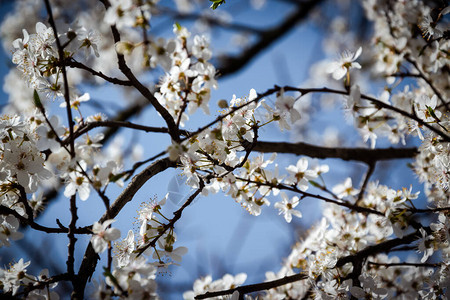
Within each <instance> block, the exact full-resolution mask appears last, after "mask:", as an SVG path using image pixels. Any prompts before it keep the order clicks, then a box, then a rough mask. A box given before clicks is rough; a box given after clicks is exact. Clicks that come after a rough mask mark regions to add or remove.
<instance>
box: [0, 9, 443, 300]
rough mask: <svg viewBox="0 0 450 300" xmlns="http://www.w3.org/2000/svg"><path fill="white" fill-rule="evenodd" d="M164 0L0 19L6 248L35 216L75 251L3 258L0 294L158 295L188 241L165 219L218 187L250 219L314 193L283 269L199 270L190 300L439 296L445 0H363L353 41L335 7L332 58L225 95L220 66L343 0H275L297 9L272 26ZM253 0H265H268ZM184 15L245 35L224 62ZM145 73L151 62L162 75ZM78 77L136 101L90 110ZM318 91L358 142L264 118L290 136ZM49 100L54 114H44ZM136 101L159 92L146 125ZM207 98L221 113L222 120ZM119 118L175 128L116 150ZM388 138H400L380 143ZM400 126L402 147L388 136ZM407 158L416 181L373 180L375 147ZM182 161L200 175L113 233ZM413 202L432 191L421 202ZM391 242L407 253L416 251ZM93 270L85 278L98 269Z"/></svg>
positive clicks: (35, 227)
mask: <svg viewBox="0 0 450 300" xmlns="http://www.w3.org/2000/svg"><path fill="white" fill-rule="evenodd" d="M157 2H158V1H154V0H147V1H142V0H141V1H137V0H126V1H119V0H100V1H81V2H76V1H75V2H74V1H72V2H70V1H50V0H45V1H33V0H26V1H18V2H17V3H15V4H14V5H15V7H14V10H13V12H12V13H11V14H10V15H9V16H8V17H7V18H6V19H5V21H4V22H3V23H2V25H1V30H2V37H3V42H4V47H5V48H6V49H9V50H11V51H12V62H13V63H14V65H15V67H16V68H12V69H11V70H10V72H9V73H8V75H7V77H6V85H5V90H6V91H7V92H8V93H9V102H8V103H7V105H6V106H5V107H4V108H3V115H2V117H1V119H0V128H1V131H0V137H1V143H0V187H1V193H0V212H1V214H0V221H1V227H0V246H1V247H2V248H3V249H2V250H4V249H6V247H11V245H12V244H14V241H16V240H19V239H21V238H24V234H23V233H22V232H25V233H26V235H28V234H29V235H32V233H33V232H35V231H40V232H43V233H45V234H47V235H49V236H55V235H57V234H58V236H64V238H65V240H66V242H68V246H67V257H66V260H65V262H58V263H59V264H61V265H63V264H64V271H63V272H61V273H58V274H50V273H49V271H48V270H47V269H44V270H42V272H40V273H39V274H31V273H30V272H29V271H28V270H27V268H28V267H29V266H30V264H33V261H24V260H23V259H21V258H18V260H17V261H16V262H11V264H10V266H9V267H5V268H2V269H0V288H1V290H2V293H3V295H8V296H10V297H15V298H30V299H58V298H59V297H67V296H68V295H70V296H71V298H73V299H83V298H88V299H111V298H114V299H122V298H123V299H156V298H158V288H157V284H156V281H155V280H156V278H157V277H158V276H159V271H160V270H163V269H164V268H167V267H168V266H169V265H172V264H182V256H183V255H184V254H186V252H187V248H186V247H184V246H183V245H180V244H179V242H177V235H176V231H177V224H178V222H179V220H180V219H181V218H182V217H183V212H184V211H185V210H188V209H189V207H190V206H191V205H192V203H193V201H194V200H195V199H196V198H197V197H199V196H201V195H203V196H206V195H211V194H216V193H223V194H225V195H226V196H227V197H228V198H231V199H233V201H236V202H237V203H239V204H240V205H241V206H242V207H243V208H244V209H245V210H246V211H247V212H248V213H249V214H251V215H254V216H259V215H260V214H262V213H263V211H264V210H269V209H271V207H273V208H274V209H275V210H276V211H277V212H278V213H279V215H280V218H282V219H283V220H284V221H285V222H287V223H291V221H292V220H293V218H301V217H302V215H304V214H305V211H301V205H299V204H300V203H301V202H302V200H304V199H306V198H310V199H315V200H316V201H318V202H320V203H322V206H321V207H322V218H321V220H319V222H317V224H315V225H313V226H312V227H311V229H310V230H309V231H308V232H307V234H305V235H304V236H303V237H302V239H301V240H300V241H298V242H297V243H296V244H295V245H293V247H292V250H291V253H290V254H289V256H288V257H287V258H286V259H285V260H284V262H283V266H282V268H281V269H280V270H278V271H277V272H271V271H270V270H268V271H269V272H267V273H266V280H265V281H264V282H259V283H258V282H256V283H255V282H252V283H251V284H249V283H246V282H245V280H246V277H247V276H246V274H244V273H240V274H234V275H232V274H224V276H223V277H222V278H219V279H216V280H213V278H212V277H211V276H206V277H202V278H198V279H195V278H192V283H193V287H192V290H191V291H186V292H185V293H183V297H184V299H206V298H214V299H227V298H232V299H256V298H257V299H308V298H316V299H341V298H342V299H347V298H353V299H355V298H368V299H371V298H401V299H415V298H424V299H443V298H446V297H447V298H448V297H449V294H450V290H449V289H448V286H449V285H450V262H449V255H450V252H449V250H450V248H449V235H450V228H449V226H450V222H449V215H450V212H449V211H450V203H449V202H450V200H449V199H450V192H449V183H450V133H449V130H450V120H449V113H450V111H449V107H450V103H449V101H448V95H449V91H450V85H449V80H448V79H449V70H450V69H449V30H448V20H447V19H446V16H447V15H448V13H449V12H450V7H448V6H446V5H445V3H443V2H441V1H426V2H425V1H419V0H411V1H402V0H391V1H389V0H386V1H381V0H379V1H377V0H364V1H362V2H361V3H362V6H361V7H360V8H359V9H360V10H361V12H364V17H363V19H364V20H365V21H366V22H367V21H370V24H371V25H372V26H373V29H372V30H371V32H370V34H369V35H370V37H369V39H367V40H365V42H364V43H363V42H362V41H361V40H358V37H357V36H355V35H354V34H352V32H351V31H349V30H347V29H346V26H347V25H348V24H347V23H346V22H347V21H348V20H345V19H343V18H342V17H340V16H339V15H338V14H337V12H336V11H334V13H333V14H332V17H334V18H335V19H334V21H333V22H331V23H330V24H329V26H330V27H332V29H333V30H332V31H330V32H329V36H327V42H328V45H327V47H329V48H330V49H334V50H339V51H340V52H341V53H342V54H341V56H340V57H334V58H331V59H330V58H327V59H326V60H323V61H320V62H318V63H316V64H315V65H313V66H312V67H311V78H310V79H308V80H307V81H306V82H303V83H300V82H298V83H296V84H295V85H283V84H282V83H274V84H273V85H272V86H270V87H267V88H266V89H265V90H258V91H257V90H255V89H253V88H252V87H251V86H249V87H248V91H249V92H248V94H247V95H241V96H233V97H232V99H230V100H229V101H227V100H224V99H214V97H212V96H211V95H214V94H213V92H212V90H214V89H218V88H219V83H220V80H221V78H224V77H225V76H227V75H229V74H232V73H233V72H236V71H237V70H239V69H240V68H241V67H242V66H243V65H245V64H247V63H248V62H249V61H250V60H251V59H252V58H253V57H254V56H256V55H257V54H258V53H259V52H260V51H262V50H264V49H265V48H267V47H268V46H269V45H271V44H272V43H274V42H275V41H276V40H277V39H279V38H280V37H281V36H283V35H284V34H285V33H286V32H287V31H288V30H290V29H291V28H292V27H293V26H294V25H295V24H296V23H298V22H299V21H300V20H303V19H306V18H307V17H309V16H314V15H319V16H320V15H321V14H325V12H326V9H324V7H325V8H326V7H327V5H328V6H330V5H336V4H333V2H334V1H330V2H331V4H330V3H326V2H325V3H321V1H315V0H309V1H308V0H305V1H286V2H287V3H286V5H289V8H288V11H290V12H291V13H290V14H287V15H286V16H284V17H283V19H282V20H281V21H280V23H279V24H276V26H275V27H274V28H269V29H267V30H264V29H259V28H253V27H251V26H249V25H243V24H238V23H233V22H231V21H230V20H227V18H224V11H225V10H224V9H226V7H227V6H228V5H230V6H231V5H232V4H230V3H224V2H225V1H217V0H215V1H209V2H210V3H209V4H207V3H203V2H202V1H189V0H178V1H175V2H176V5H174V4H172V5H169V6H164V5H166V4H165V3H163V2H164V1H161V3H157ZM205 2H206V1H205ZM230 2H231V1H230ZM251 2H252V5H253V8H255V9H256V10H257V11H258V9H260V8H261V6H263V5H271V4H270V3H265V1H251ZM205 5H206V6H205ZM209 5H211V9H209V8H208V9H206V10H204V11H203V12H202V13H200V14H196V13H195V8H196V7H197V8H198V7H202V6H204V7H208V6H209ZM321 5H323V6H321ZM340 5H342V6H343V7H345V5H349V4H348V3H347V2H346V1H342V3H341V4H340ZM224 6H225V8H224ZM341 8H342V7H341ZM165 15H169V16H171V17H173V18H174V19H175V20H178V21H179V22H174V23H172V24H171V25H170V29H171V31H173V35H172V36H167V35H164V36H159V35H158V33H157V32H156V33H155V32H154V31H157V30H155V28H154V26H153V25H154V23H155V22H156V21H155V20H157V19H158V18H163V17H164V16H165ZM190 18H195V19H196V20H197V21H198V22H201V24H202V27H203V29H204V30H210V31H211V32H214V30H216V29H217V28H219V29H220V28H227V29H230V30H234V31H236V32H238V33H240V34H241V35H240V36H239V37H240V38H241V39H242V37H245V35H242V33H245V34H246V35H254V37H253V38H249V39H248V40H247V43H248V44H246V46H245V47H243V48H242V49H241V50H240V51H241V52H240V54H239V55H238V56H226V57H225V58H224V57H222V59H219V58H218V57H217V56H216V55H215V54H214V53H213V51H212V50H211V48H210V40H209V38H208V37H207V35H202V34H192V33H191V29H190V28H188V26H182V25H180V24H183V23H182V20H184V19H190ZM158 24H159V26H162V25H161V24H160V23H158ZM162 24H164V23H162ZM197 25H198V24H197ZM164 26H166V28H167V25H164ZM205 26H206V28H205ZM241 42H242V41H241ZM347 48H350V50H348V49H347ZM148 74H157V78H158V80H157V81H156V83H155V82H153V81H152V80H149V79H148V78H149V77H148ZM368 75H371V77H370V78H369V76H368ZM256 76H257V75H256ZM369 83H373V84H374V85H375V86H376V87H377V88H376V89H370V88H369V87H368V86H369V85H368V84H369ZM88 84H92V85H97V86H103V87H109V88H123V89H125V90H126V91H127V97H126V98H136V99H135V100H133V99H127V100H128V102H127V103H126V105H123V106H124V107H122V108H121V109H122V110H121V111H120V112H119V113H118V114H117V115H116V116H112V117H109V118H107V117H106V114H107V112H108V110H107V107H106V106H108V105H111V103H107V104H106V106H102V105H98V106H96V109H97V112H98V113H95V114H86V111H89V109H88V104H89V103H90V102H92V100H91V99H90V98H91V96H90V95H89V93H85V92H82V91H83V89H84V88H85V87H86V85H88ZM323 86H325V87H323ZM370 93H375V94H377V95H378V96H372V95H371V94H370ZM312 95H319V96H322V97H323V96H325V98H322V99H321V98H311V96H312ZM313 100H317V101H321V102H322V103H323V104H324V105H323V107H322V109H325V106H330V105H331V106H332V105H334V103H335V102H343V103H344V112H345V114H346V116H347V118H348V119H349V120H351V122H352V124H353V125H354V127H355V128H356V130H357V132H359V133H360V135H361V137H362V140H363V141H364V142H367V141H369V140H370V145H369V147H343V146H342V145H340V144H339V140H338V139H335V141H334V142H332V141H330V140H331V139H332V138H331V137H328V138H327V139H325V141H323V143H324V144H326V145H325V146H323V145H321V144H319V143H318V144H312V143H304V142H298V143H290V142H286V141H283V142H279V141H277V142H269V141H267V139H265V131H264V129H265V128H267V127H270V126H272V125H273V124H276V125H277V127H279V128H278V129H277V130H281V131H284V130H285V131H289V130H292V129H299V128H301V130H294V131H295V132H296V133H295V134H296V135H297V137H299V138H301V136H302V134H303V133H302V132H303V131H306V130H307V129H308V125H309V120H310V118H312V116H313V115H314V114H318V113H320V112H321V107H320V106H317V105H314V104H313V102H312V101H313ZM57 106H60V107H62V110H59V111H64V114H63V115H60V116H58V115H57V113H54V112H53V111H54V110H55V107H57ZM146 106H151V107H152V109H153V110H152V117H151V118H150V119H148V122H147V123H145V124H137V123H133V122H129V119H130V118H131V117H133V116H134V115H136V114H137V113H139V112H140V111H142V110H143V108H144V107H146ZM210 106H211V107H214V109H215V110H216V109H217V110H219V113H218V114H216V116H215V117H211V116H209V115H210ZM205 115H206V116H205ZM208 116H209V117H208ZM205 120H206V121H205ZM193 121H196V122H199V121H200V123H192V122H193ZM161 124H163V125H161ZM191 124H200V126H199V127H194V126H192V125H191ZM195 126H197V125H195ZM193 128H194V129H193ZM125 130H128V131H142V132H146V133H147V136H148V139H152V138H153V137H154V136H155V134H163V135H166V136H167V137H168V138H167V139H165V141H166V142H167V143H166V144H165V145H162V148H161V149H160V151H161V152H159V153H154V155H152V156H151V157H143V158H141V159H139V160H138V161H137V162H134V163H130V161H129V159H128V157H129V156H133V155H135V154H136V152H138V148H136V147H135V148H130V149H131V150H130V149H129V150H130V151H131V153H130V151H126V150H123V151H118V150H117V149H114V150H113V151H112V150H111V147H112V146H111V143H109V141H110V139H111V137H112V136H113V135H115V134H117V132H119V131H125ZM380 139H381V140H382V143H384V144H386V143H389V144H391V146H389V147H379V146H377V142H378V141H379V140H380ZM407 142H408V143H409V144H408V147H404V146H401V145H398V144H402V145H406V143H407ZM158 143H159V142H158ZM378 143H379V142H378ZM411 144H412V145H417V147H409V146H410V145H411ZM160 147H161V146H160ZM116 148H117V147H116ZM156 149H157V147H156ZM265 153H267V154H265ZM269 153H272V154H269ZM285 154H294V155H297V156H300V157H298V159H296V162H293V163H291V164H289V165H288V166H286V167H281V163H280V164H279V159H278V158H279V157H282V156H283V155H285ZM312 158H315V159H320V160H322V159H326V158H338V159H341V160H344V161H356V162H360V163H363V164H365V165H366V166H367V171H366V174H365V175H364V176H363V177H362V178H361V183H356V184H355V183H354V182H353V181H352V179H351V178H350V177H348V178H344V179H342V180H341V179H339V180H330V178H333V176H336V175H333V174H335V173H334V172H335V170H333V168H330V167H329V166H328V165H327V164H325V163H324V162H322V161H320V160H312ZM399 159H410V162H411V163H410V172H412V173H415V174H416V176H417V177H418V178H419V180H420V182H421V183H422V185H418V184H415V185H412V184H411V185H408V186H405V187H403V188H401V189H395V188H393V187H391V186H389V185H384V184H381V183H379V182H378V181H377V179H376V178H372V177H373V173H374V170H375V168H376V166H377V164H378V163H379V162H380V161H386V160H399ZM174 168H175V169H178V170H179V171H180V172H181V174H182V175H183V180H184V182H185V184H186V185H187V186H189V187H190V189H191V192H190V194H189V195H188V196H187V197H186V198H185V199H184V202H182V203H181V204H180V206H179V207H178V209H177V210H175V211H173V214H170V215H168V214H167V213H164V212H163V208H164V206H165V205H166V201H167V200H168V198H169V197H170V195H169V196H166V197H160V199H153V200H151V201H148V202H146V203H143V204H142V205H141V207H140V209H139V211H138V212H137V218H136V219H137V223H138V229H137V230H135V231H133V230H131V229H130V230H129V231H128V233H127V234H124V233H123V232H122V233H121V231H119V229H118V228H116V227H115V226H114V225H115V223H114V222H115V221H117V219H119V218H120V216H119V213H120V212H121V211H122V210H123V209H124V207H126V206H127V204H128V205H129V203H130V202H131V201H136V200H135V199H134V198H135V195H136V193H138V191H139V190H141V189H142V187H143V185H144V184H145V183H147V182H149V184H152V183H153V184H157V183H155V180H157V178H158V176H160V175H161V174H162V173H164V172H165V171H167V170H169V169H174ZM324 174H327V176H324ZM327 181H332V182H338V181H341V182H342V183H340V184H337V185H334V186H333V184H330V183H329V182H327ZM113 186H118V187H113ZM118 188H119V189H120V191H119V192H112V191H111V190H114V191H117V189H118ZM107 189H108V190H107ZM420 191H423V192H422V193H420ZM58 194H60V195H59V197H62V198H64V199H66V200H67V201H68V203H69V208H68V211H67V214H69V216H70V217H69V221H68V222H67V223H64V222H62V221H60V220H59V219H57V218H56V221H57V226H54V227H51V226H46V225H43V224H41V223H40V216H41V215H45V214H46V210H47V209H48V207H50V206H51V203H52V201H53V199H54V198H56V197H57V195H58ZM419 195H420V197H419ZM93 199H99V200H100V201H102V203H103V206H102V209H103V215H102V216H101V217H100V218H99V219H98V221H96V222H94V223H93V224H82V223H81V222H80V221H79V218H80V215H82V214H83V213H84V212H83V211H82V210H81V209H80V207H79V205H80V202H84V201H86V202H88V201H94V200H93ZM421 199H422V200H424V201H425V199H426V201H427V203H426V206H423V205H422V207H424V208H420V207H421V205H420V201H419V200H421ZM129 223H130V226H129V227H130V228H131V227H132V225H131V223H132V220H130V222H129ZM122 231H123V230H122ZM86 236H87V237H89V239H88V242H87V243H85V244H84V243H83V242H82V237H86ZM79 249H82V251H83V255H82V256H80V257H78V256H77V253H78V252H79V251H80V250H79ZM399 251H404V252H403V253H407V254H409V255H410V256H409V257H408V261H406V255H404V254H403V255H398V253H399ZM417 252H418V254H417V255H415V254H416V253H417ZM105 253H106V255H105ZM100 255H101V256H100ZM411 255H412V256H411ZM100 257H103V258H104V259H102V260H100ZM103 260H104V261H103ZM102 267H103V273H102V276H101V278H100V279H98V278H96V279H95V280H94V284H93V286H94V287H92V289H91V290H93V291H92V292H89V293H88V292H87V286H88V283H89V281H90V278H91V277H92V275H93V273H94V272H95V271H96V270H97V269H99V268H100V269H101V268H102ZM62 283H70V285H69V286H70V291H67V290H63V291H61V290H58V289H57V286H58V285H60V284H62ZM62 292H63V293H65V294H61V293H62ZM179 296H180V297H181V295H179Z"/></svg>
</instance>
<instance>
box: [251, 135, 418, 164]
mask: <svg viewBox="0 0 450 300" xmlns="http://www.w3.org/2000/svg"><path fill="white" fill-rule="evenodd" d="M253 150H255V151H258V152H263V153H271V152H277V153H292V154H296V155H306V156H309V157H314V158H321V159H325V158H340V159H342V160H355V161H361V162H364V163H366V164H368V165H370V164H372V163H374V162H376V161H379V160H391V159H401V158H412V157H414V156H415V155H416V154H417V153H418V152H417V148H385V149H368V148H328V147H321V146H316V145H311V144H307V143H303V142H299V143H284V142H262V141H259V142H257V143H256V145H255V147H254V148H253Z"/></svg>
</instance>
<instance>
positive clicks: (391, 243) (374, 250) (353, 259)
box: [335, 228, 427, 268]
mask: <svg viewBox="0 0 450 300" xmlns="http://www.w3.org/2000/svg"><path fill="white" fill-rule="evenodd" d="M424 229H427V228H424ZM420 236H421V234H420V232H419V231H418V230H417V231H415V232H413V233H410V234H408V235H406V236H404V237H402V238H396V239H392V240H387V241H385V242H382V243H379V244H376V245H373V246H369V247H366V248H364V249H363V250H361V251H359V252H358V253H356V254H353V255H349V256H345V257H342V258H340V259H339V260H338V261H337V263H336V266H335V267H336V268H338V267H342V266H343V265H345V264H347V263H352V264H356V263H358V262H361V261H364V260H365V259H367V258H368V257H369V256H374V255H377V254H380V253H389V252H390V250H391V249H393V248H395V247H397V246H400V245H409V244H411V243H412V242H414V241H415V240H417V239H419V238H420Z"/></svg>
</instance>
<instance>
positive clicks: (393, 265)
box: [367, 261, 441, 268]
mask: <svg viewBox="0 0 450 300" xmlns="http://www.w3.org/2000/svg"><path fill="white" fill-rule="evenodd" d="M367 263H368V264H369V267H370V266H371V265H372V266H379V267H385V268H390V267H424V268H437V267H439V266H441V264H426V263H421V264H419V263H407V262H402V263H389V264H383V263H377V262H372V261H369V262H367Z"/></svg>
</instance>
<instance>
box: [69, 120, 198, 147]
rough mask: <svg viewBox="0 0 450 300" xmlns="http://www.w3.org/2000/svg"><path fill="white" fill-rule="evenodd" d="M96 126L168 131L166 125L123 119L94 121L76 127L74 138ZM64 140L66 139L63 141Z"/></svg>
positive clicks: (184, 133)
mask: <svg viewBox="0 0 450 300" xmlns="http://www.w3.org/2000/svg"><path fill="white" fill-rule="evenodd" d="M97 127H109V128H131V129H136V130H141V131H145V132H159V133H169V130H168V129H167V128H166V127H152V126H145V125H139V124H134V123H131V122H124V121H114V120H112V121H96V122H88V123H84V124H83V125H81V126H80V127H78V129H77V130H76V131H75V134H74V135H75V138H78V137H79V136H81V135H83V134H85V133H86V132H89V131H90V130H92V129H94V128H97ZM180 133H181V134H182V135H185V136H187V135H189V132H187V131H185V130H180ZM65 142H66V141H65Z"/></svg>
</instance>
